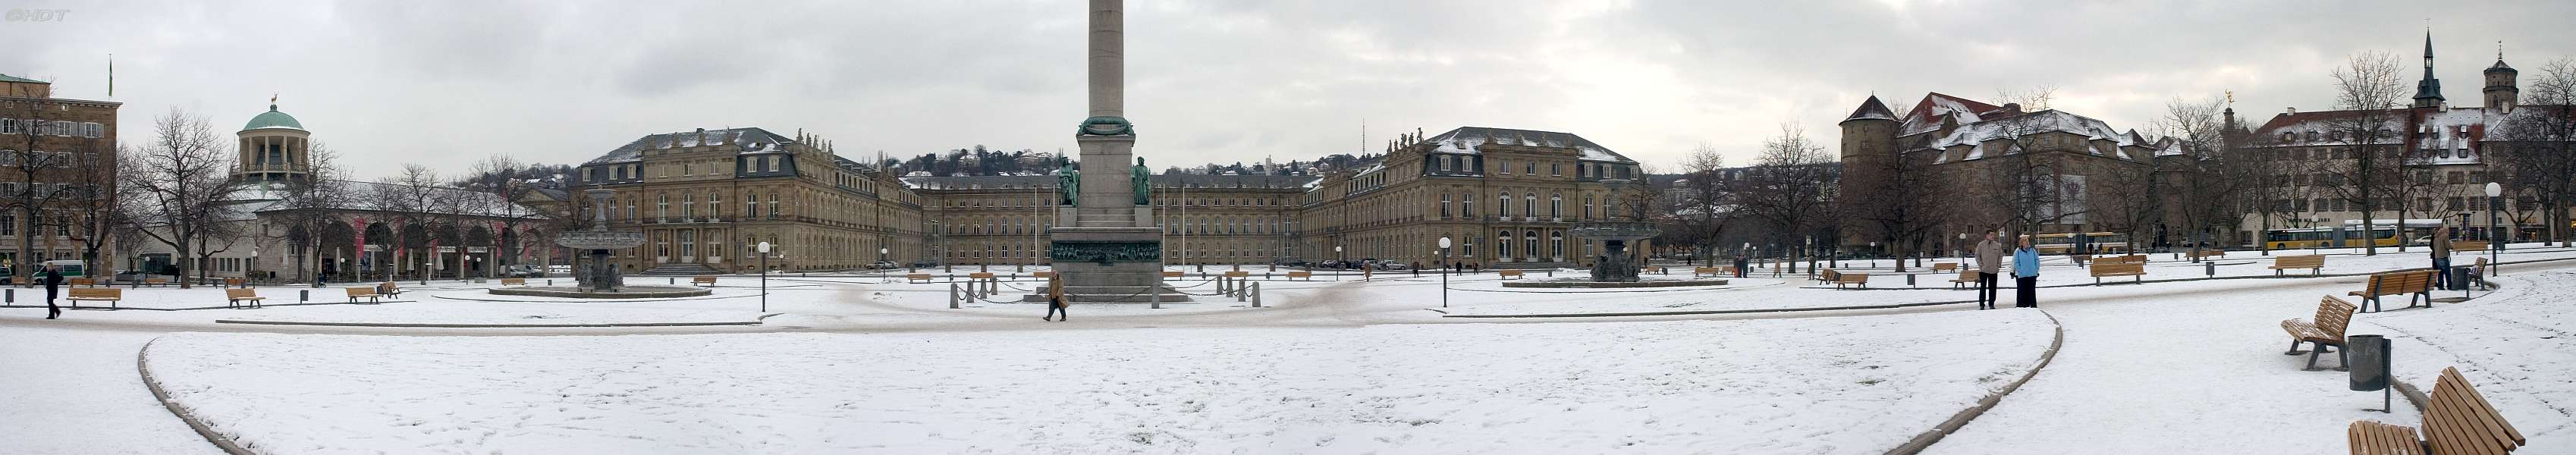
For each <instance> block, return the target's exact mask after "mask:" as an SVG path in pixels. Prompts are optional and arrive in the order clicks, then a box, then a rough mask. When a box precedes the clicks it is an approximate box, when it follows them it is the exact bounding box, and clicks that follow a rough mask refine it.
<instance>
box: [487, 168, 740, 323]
mask: <svg viewBox="0 0 2576 455" xmlns="http://www.w3.org/2000/svg"><path fill="white" fill-rule="evenodd" d="M584 193H585V194H588V195H590V199H591V201H593V202H594V203H595V204H597V206H598V209H597V210H592V211H591V216H590V229H584V230H578V231H569V232H565V233H563V234H562V235H560V236H557V237H555V244H556V245H562V246H563V247H565V248H572V249H576V250H583V251H588V252H590V263H588V264H584V267H583V268H582V269H577V270H574V271H573V275H574V277H573V278H574V281H575V282H576V283H578V284H577V285H575V286H521V287H516V288H494V289H492V290H491V292H492V293H493V294H501V295H527V296H542V297H578V298H595V299H637V298H654V297H690V296H701V295H707V294H711V293H713V292H712V291H709V290H707V289H706V288H700V287H696V286H653V285H635V286H628V285H626V276H625V275H624V274H622V273H619V272H618V270H617V264H611V263H609V262H608V250H613V249H618V248H634V247H636V246H640V245H643V244H644V233H642V232H636V231H613V230H609V229H608V198H609V196H611V195H614V194H616V193H617V192H616V191H615V190H609V189H606V188H595V189H591V190H590V191H586V192H584Z"/></svg>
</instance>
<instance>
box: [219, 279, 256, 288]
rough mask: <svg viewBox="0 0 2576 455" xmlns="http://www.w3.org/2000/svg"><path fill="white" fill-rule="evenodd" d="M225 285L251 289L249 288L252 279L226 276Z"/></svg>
mask: <svg viewBox="0 0 2576 455" xmlns="http://www.w3.org/2000/svg"><path fill="white" fill-rule="evenodd" d="M224 287H228V288H243V289H249V288H250V280H245V279H240V278H225V279H224Z"/></svg>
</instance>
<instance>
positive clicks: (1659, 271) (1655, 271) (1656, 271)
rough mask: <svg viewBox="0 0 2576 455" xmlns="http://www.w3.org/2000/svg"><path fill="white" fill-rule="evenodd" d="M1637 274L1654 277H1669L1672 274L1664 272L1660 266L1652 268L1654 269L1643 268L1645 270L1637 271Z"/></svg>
mask: <svg viewBox="0 0 2576 455" xmlns="http://www.w3.org/2000/svg"><path fill="white" fill-rule="evenodd" d="M1637 273H1652V274H1656V275H1669V274H1672V272H1671V271H1668V270H1665V269H1664V267H1663V266H1660V265H1659V266H1654V267H1647V268H1645V269H1643V270H1638V271H1637Z"/></svg>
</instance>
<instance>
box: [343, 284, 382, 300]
mask: <svg viewBox="0 0 2576 455" xmlns="http://www.w3.org/2000/svg"><path fill="white" fill-rule="evenodd" d="M340 291H341V292H347V293H349V303H358V298H359V297H365V298H367V301H368V302H381V301H382V300H380V299H383V298H384V296H385V295H384V293H381V292H376V288H372V287H365V286H360V287H352V288H340Z"/></svg>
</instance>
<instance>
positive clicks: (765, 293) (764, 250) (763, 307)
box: [760, 242, 885, 313]
mask: <svg viewBox="0 0 2576 455" xmlns="http://www.w3.org/2000/svg"><path fill="white" fill-rule="evenodd" d="M877 251H878V253H877V254H885V253H884V251H885V249H884V248H878V249H877ZM760 312H763V313H767V312H769V242H760Z"/></svg>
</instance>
